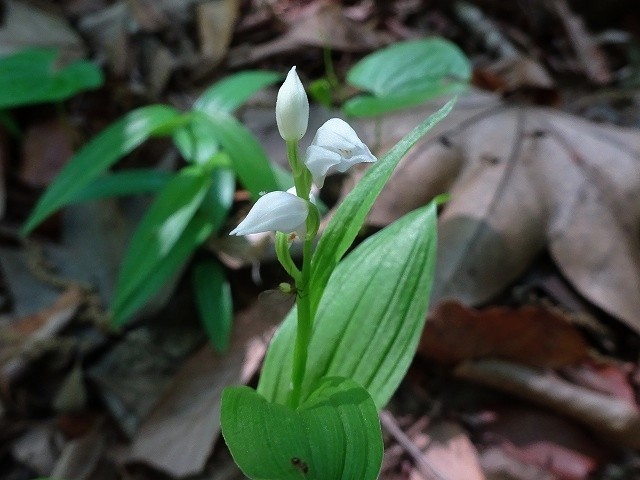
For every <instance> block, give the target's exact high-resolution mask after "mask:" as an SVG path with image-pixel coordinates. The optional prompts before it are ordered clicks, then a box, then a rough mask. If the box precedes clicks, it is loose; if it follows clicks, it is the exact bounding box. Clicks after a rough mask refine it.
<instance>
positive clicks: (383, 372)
mask: <svg viewBox="0 0 640 480" xmlns="http://www.w3.org/2000/svg"><path fill="white" fill-rule="evenodd" d="M435 257H436V206H435V202H432V203H431V204H429V205H428V206H426V207H423V208H421V209H419V210H416V211H414V212H411V213H409V214H408V215H405V216H404V217H402V218H401V219H399V220H398V221H396V222H395V223H393V224H391V225H389V226H388V227H386V228H385V229H383V230H381V231H380V232H378V233H376V234H375V235H373V236H371V237H369V238H368V239H367V240H365V241H364V242H363V243H362V244H361V245H360V246H358V247H357V248H356V249H355V250H354V251H353V252H351V253H350V254H349V255H348V256H347V257H346V258H345V259H344V261H342V262H341V263H340V265H338V267H337V268H336V269H335V271H334V273H333V275H332V277H331V280H330V281H329V284H328V285H327V289H326V291H325V295H324V296H323V298H322V301H321V303H320V307H319V309H318V312H317V315H316V318H315V323H314V325H313V333H312V337H311V343H310V345H309V359H308V363H307V371H306V373H305V380H304V383H303V385H302V396H303V397H304V396H305V394H308V392H309V391H310V389H311V388H312V386H313V384H314V383H315V382H317V381H318V380H319V379H320V378H322V377H325V376H340V377H347V378H351V379H353V380H354V381H356V382H358V383H359V384H360V385H362V386H363V387H364V388H365V389H367V391H368V392H369V394H370V395H371V397H372V398H373V400H374V402H375V403H376V405H377V407H378V408H379V409H381V408H382V407H384V405H385V404H386V403H387V402H388V401H389V398H391V395H392V394H393V392H394V391H395V389H396V388H397V386H398V385H399V384H400V381H401V380H402V378H403V377H404V374H405V373H406V371H407V369H408V367H409V364H410V363H411V360H412V359H413V355H414V353H415V350H416V348H417V345H418V340H419V338H420V333H421V331H422V327H423V326H424V322H425V319H426V315H427V309H428V304H429V295H430V292H431V284H432V281H433V273H434V266H435ZM295 335H296V312H295V310H294V311H292V312H291V313H290V314H289V315H288V316H287V318H286V319H285V321H284V322H283V324H282V325H281V326H280V328H279V329H278V331H277V332H276V334H275V336H274V338H273V340H272V341H271V345H270V346H269V350H268V351H267V356H266V359H265V363H264V366H263V369H262V375H261V377H260V383H259V385H258V391H259V392H260V393H261V394H262V395H263V396H264V397H265V398H266V399H267V400H269V401H271V402H276V403H284V402H285V401H286V399H287V395H288V391H289V385H290V381H291V364H292V355H291V351H292V348H291V345H293V344H294V342H295Z"/></svg>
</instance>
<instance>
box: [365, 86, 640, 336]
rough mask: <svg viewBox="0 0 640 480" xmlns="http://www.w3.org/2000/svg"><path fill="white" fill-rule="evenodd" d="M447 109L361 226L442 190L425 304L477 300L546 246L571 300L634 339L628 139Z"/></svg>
mask: <svg viewBox="0 0 640 480" xmlns="http://www.w3.org/2000/svg"><path fill="white" fill-rule="evenodd" d="M459 103H460V104H459V106H458V107H457V109H456V110H455V111H454V112H452V114H451V115H449V116H448V117H447V118H446V119H445V120H444V121H443V122H441V123H440V124H439V125H438V127H437V128H436V130H435V132H434V133H433V134H432V135H431V137H430V139H429V140H428V141H426V142H425V143H423V144H422V145H421V146H419V147H418V148H417V149H415V150H414V151H413V152H412V153H411V154H410V155H409V156H408V157H407V158H405V160H404V161H403V164H401V166H400V167H399V168H398V170H397V172H396V174H395V175H394V177H393V178H392V179H391V181H390V182H389V184H388V185H387V188H386V189H385V191H383V193H382V195H381V197H380V198H379V201H378V202H377V204H376V205H375V206H374V209H373V211H372V214H371V217H370V221H371V222H372V223H373V224H378V225H385V224H387V223H389V222H390V221H392V220H394V219H396V218H398V217H399V216H401V215H402V214H404V213H406V212H408V211H409V210H411V209H413V208H416V207H418V206H420V205H423V204H424V203H426V202H427V201H428V200H429V199H431V198H433V197H434V196H435V195H437V194H439V193H442V192H445V191H448V192H450V193H451V201H450V202H448V203H447V204H446V205H445V208H444V211H443V213H442V215H441V217H440V221H439V237H440V239H439V249H438V267H437V272H436V278H435V284H434V290H433V299H434V301H436V302H437V301H439V300H442V299H444V298H456V299H458V300H460V301H462V302H463V303H465V304H478V303H481V302H485V301H487V300H489V299H491V298H492V297H494V296H495V295H497V294H498V293H499V292H501V291H502V290H503V289H504V288H505V287H506V286H507V285H509V284H510V283H511V282H513V281H514V280H515V279H517V278H518V276H520V275H521V274H522V273H523V272H524V271H525V270H526V269H527V268H528V266H529V265H530V263H531V262H532V261H533V259H534V258H535V257H536V256H537V255H538V253H539V252H540V251H541V250H542V249H543V248H544V247H547V248H548V249H549V251H550V252H551V255H552V256H553V259H554V260H555V261H556V263H557V264H558V266H559V268H560V270H561V271H562V273H563V274H564V275H565V276H566V277H567V278H568V279H569V281H570V282H571V283H572V285H573V286H574V287H575V288H576V289H577V290H578V291H579V292H580V293H581V294H582V295H584V296H585V297H586V298H587V299H588V300H590V301H591V302H593V303H594V304H596V305H598V306H599V307H600V308H602V309H604V310H605V311H607V312H609V313H610V314H612V315H614V316H616V317H618V318H619V319H620V320H622V321H624V322H625V323H626V324H627V325H628V326H629V327H631V328H633V329H634V330H636V331H637V332H640V313H639V312H640V295H638V292H639V291H640V237H638V235H637V231H638V225H639V224H640V134H638V132H637V131H634V130H631V129H623V128H618V127H612V126H605V125H598V124H594V123H591V122H587V121H584V120H581V119H580V118H577V117H574V116H571V115H566V114H563V113H560V112H557V111H554V110H551V109H544V108H534V107H523V106H518V105H510V104H506V103H503V102H501V101H500V100H499V99H498V98H497V97H496V96H493V95H487V94H479V93H474V94H472V95H470V96H468V97H467V98H464V99H462V100H461V101H460V102H459ZM422 116H425V113H424V111H423V113H422ZM405 117H406V118H411V116H410V114H406V113H405ZM414 118H415V117H414ZM393 121H394V120H393V119H392V120H391V122H389V123H392V122H393ZM404 124H405V125H406V120H405V121H404ZM398 128H400V127H398V125H393V123H392V124H391V127H390V130H391V132H390V133H391V134H390V135H389V133H387V137H386V138H398V137H397V134H396V133H395V132H393V130H394V129H396V130H397V129H398Z"/></svg>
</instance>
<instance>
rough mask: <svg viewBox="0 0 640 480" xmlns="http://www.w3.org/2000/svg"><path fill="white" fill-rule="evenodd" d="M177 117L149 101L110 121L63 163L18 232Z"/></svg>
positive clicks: (174, 122)
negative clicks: (113, 121)
mask: <svg viewBox="0 0 640 480" xmlns="http://www.w3.org/2000/svg"><path fill="white" fill-rule="evenodd" d="M180 119H181V114H180V113H179V112H178V111H177V110H175V109H173V108H171V107H168V106H165V105H151V106H148V107H143V108H139V109H137V110H134V111H132V112H130V113H128V114H127V115H125V116H124V117H122V118H121V119H120V120H118V121H117V122H115V123H113V124H112V125H110V126H109V127H108V128H107V129H106V130H104V131H102V132H101V133H100V134H98V135H97V136H96V137H95V138H94V139H93V140H91V142H89V143H88V144H87V145H85V146H84V147H83V148H82V149H81V150H80V151H79V152H78V153H76V154H75V155H74V156H73V157H72V158H71V160H70V161H69V163H67V164H66V165H65V166H64V168H63V169H62V170H61V171H60V173H59V174H58V176H57V177H56V179H55V180H54V181H53V183H52V184H51V185H50V186H49V188H48V189H47V191H46V192H45V193H44V195H43V196H42V197H40V200H39V201H38V203H37V205H36V207H35V209H34V210H33V212H31V215H30V216H29V218H28V219H27V221H26V223H25V225H24V227H23V228H22V233H23V234H24V235H26V234H28V233H29V232H30V231H31V230H33V229H34V228H35V227H36V226H37V225H38V224H39V223H40V222H42V221H43V220H44V219H45V218H47V217H48V216H49V215H51V214H52V213H53V212H55V211H56V210H58V209H59V208H61V207H62V206H64V205H66V204H67V203H69V202H70V201H71V200H72V199H73V198H74V197H75V195H76V194H77V193H78V192H79V191H81V190H82V189H83V188H84V187H85V186H86V185H88V184H89V183H90V182H92V181H93V180H94V179H96V178H98V177H99V176H100V174H101V173H103V172H104V171H105V170H107V169H108V168H109V167H110V166H111V165H113V164H114V163H115V162H116V161H118V160H119V159H120V158H122V157H123V156H124V155H126V154H128V153H130V152H131V151H132V150H133V149H134V148H136V147H137V146H139V145H140V144H141V143H142V142H144V141H145V140H146V139H147V138H149V137H150V136H152V135H155V134H157V133H158V132H160V131H165V130H167V129H170V128H172V127H175V126H177V124H178V123H179V120H180Z"/></svg>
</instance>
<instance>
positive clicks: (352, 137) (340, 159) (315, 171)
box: [304, 118, 376, 187]
mask: <svg viewBox="0 0 640 480" xmlns="http://www.w3.org/2000/svg"><path fill="white" fill-rule="evenodd" d="M375 161H376V157H375V156H373V154H372V153H371V152H370V151H369V147H367V146H366V145H365V144H364V143H363V142H362V141H361V140H360V139H359V138H358V135H357V134H356V132H355V131H354V130H353V128H351V127H350V126H349V124H348V123H347V122H345V121H344V120H341V119H339V118H332V119H330V120H327V121H326V122H325V123H324V124H323V125H322V126H321V127H320V128H319V129H318V131H317V132H316V136H315V137H314V138H313V142H311V145H309V147H308V148H307V152H306V155H305V159H304V163H305V165H306V166H307V168H308V169H309V171H310V172H311V175H312V176H313V181H314V183H315V184H316V185H317V186H318V187H322V185H324V179H325V177H326V176H327V175H328V174H330V173H333V172H341V173H342V172H346V171H347V170H348V169H349V168H351V167H352V166H353V165H356V164H358V163H370V162H375Z"/></svg>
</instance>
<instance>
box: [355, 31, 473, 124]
mask: <svg viewBox="0 0 640 480" xmlns="http://www.w3.org/2000/svg"><path fill="white" fill-rule="evenodd" d="M470 78H471V64H470V62H469V60H468V59H467V57H466V56H465V55H464V53H463V52H462V51H461V50H460V49H459V48H458V47H457V46H456V45H455V44H453V43H451V42H449V41H447V40H444V39H440V38H432V39H426V40H425V39H422V40H412V41H407V42H399V43H396V44H394V45H391V46H389V47H387V48H384V49H381V50H378V51H377V52H375V53H372V54H370V55H367V56H366V57H365V58H363V59H362V60H361V61H360V62H358V63H357V64H356V65H354V66H353V67H352V68H351V70H350V71H349V73H348V74H347V81H348V82H349V83H350V84H351V85H354V86H356V87H359V88H361V89H363V90H367V91H369V92H370V93H371V95H369V96H364V97H357V99H353V100H351V101H350V102H348V103H347V104H346V105H345V110H346V111H347V112H348V113H350V114H353V115H380V114H382V113H385V112H389V111H392V110H397V109H400V108H406V107H409V106H413V105H418V104H420V103H422V102H424V101H426V100H428V99H430V98H433V97H435V96H438V95H442V94H445V93H452V92H458V91H460V90H461V89H464V88H465V87H466V85H467V83H468V82H469V79H470Z"/></svg>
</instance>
